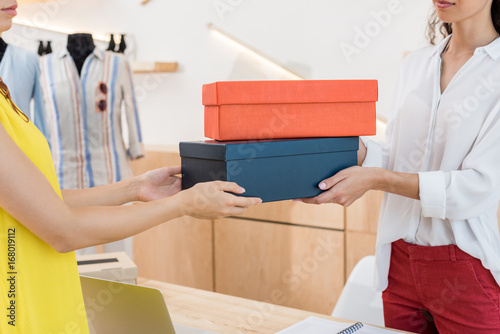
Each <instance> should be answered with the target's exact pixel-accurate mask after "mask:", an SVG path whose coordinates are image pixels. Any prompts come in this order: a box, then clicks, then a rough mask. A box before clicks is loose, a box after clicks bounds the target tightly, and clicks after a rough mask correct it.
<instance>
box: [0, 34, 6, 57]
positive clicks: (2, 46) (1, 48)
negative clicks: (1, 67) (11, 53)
mask: <svg viewBox="0 0 500 334" xmlns="http://www.w3.org/2000/svg"><path fill="white" fill-rule="evenodd" d="M5 50H7V43H5V41H4V40H3V38H1V37H0V61H2V59H3V55H4V54H5Z"/></svg>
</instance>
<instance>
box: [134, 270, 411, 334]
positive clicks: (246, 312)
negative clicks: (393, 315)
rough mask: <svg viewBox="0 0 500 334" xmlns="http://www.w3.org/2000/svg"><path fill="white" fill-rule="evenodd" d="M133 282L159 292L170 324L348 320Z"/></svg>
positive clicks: (235, 326) (267, 332)
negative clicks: (308, 318)
mask: <svg viewBox="0 0 500 334" xmlns="http://www.w3.org/2000/svg"><path fill="white" fill-rule="evenodd" d="M137 283H138V284H139V285H142V286H147V287H152V288H157V289H159V290H160V291H162V293H163V296H164V298H165V302H166V304H167V308H168V311H169V313H170V316H171V318H172V321H173V322H174V323H176V324H180V325H184V326H189V327H195V328H201V329H205V330H210V331H215V332H219V333H228V334H229V333H231V334H234V333H238V334H247V333H252V334H271V333H276V332H278V331H280V330H283V329H285V328H287V327H290V326H292V325H293V324H295V323H297V322H299V321H302V320H304V319H306V318H307V317H310V316H315V317H318V318H323V319H330V320H334V321H339V322H349V321H347V320H342V319H337V318H332V317H330V316H327V315H323V314H318V313H313V312H307V311H302V310H297V309H293V308H289V307H284V306H278V305H273V304H269V303H263V302H257V301H253V300H249V299H244V298H239V297H234V296H229V295H223V294H220V293H215V292H209V291H204V290H198V289H193V288H188V287H184V286H179V285H174V284H169V283H162V282H158V281H153V280H148V279H144V278H139V279H138V281H137ZM351 323H352V321H351ZM398 332H400V333H404V332H401V331H398Z"/></svg>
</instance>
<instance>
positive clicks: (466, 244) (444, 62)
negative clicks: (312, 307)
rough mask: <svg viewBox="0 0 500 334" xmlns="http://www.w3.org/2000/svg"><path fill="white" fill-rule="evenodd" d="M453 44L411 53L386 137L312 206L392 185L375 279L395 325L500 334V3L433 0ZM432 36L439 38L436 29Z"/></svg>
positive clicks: (368, 145) (365, 145) (368, 147)
mask: <svg viewBox="0 0 500 334" xmlns="http://www.w3.org/2000/svg"><path fill="white" fill-rule="evenodd" d="M433 3H434V6H435V8H436V12H437V17H438V18H439V20H440V21H442V23H441V22H439V20H437V19H436V20H433V19H432V18H431V21H430V22H431V23H430V28H431V29H430V30H429V31H430V32H434V31H435V30H434V28H435V26H436V24H439V25H440V28H441V29H440V31H442V32H443V35H444V36H445V39H444V40H443V41H442V42H440V43H439V44H437V45H433V46H431V47H429V48H425V49H421V50H418V51H415V52H413V53H412V54H410V55H409V56H408V57H407V58H406V59H405V60H404V64H403V66H402V69H401V73H400V76H399V81H398V85H397V89H396V93H395V99H394V106H393V111H392V115H391V119H390V120H389V123H388V128H387V133H386V142H385V143H383V144H378V143H375V142H373V141H370V140H367V139H362V140H361V141H360V151H359V164H360V165H361V164H362V166H363V167H359V166H356V167H352V168H348V169H345V170H343V171H341V172H339V173H337V174H336V175H334V176H333V177H331V178H329V179H326V180H324V181H322V182H320V184H319V187H320V188H321V189H323V190H326V191H325V192H323V193H322V194H321V195H319V196H317V197H315V198H311V199H304V200H303V201H304V202H308V203H316V204H319V203H327V202H330V203H331V202H333V203H339V204H341V205H345V206H348V205H350V204H351V203H353V202H354V201H355V200H356V199H358V198H360V197H361V196H362V195H363V194H364V193H365V192H366V191H368V190H370V189H375V190H382V191H384V192H385V195H384V201H383V203H382V208H381V215H380V222H379V228H378V234H377V246H376V259H377V260H376V277H375V283H376V286H377V288H378V289H380V290H383V291H384V293H383V300H384V314H385V321H386V326H388V327H394V328H398V329H403V330H409V331H413V332H418V333H435V332H439V333H500V309H499V307H500V287H499V284H500V235H499V230H498V222H497V216H496V213H497V209H498V203H499V200H500V147H499V145H500V38H498V36H499V32H500V3H499V0H450V1H444V0H433ZM430 35H431V43H432V44H433V42H434V34H433V33H431V34H430Z"/></svg>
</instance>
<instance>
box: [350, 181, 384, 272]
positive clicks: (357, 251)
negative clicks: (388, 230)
mask: <svg viewBox="0 0 500 334" xmlns="http://www.w3.org/2000/svg"><path fill="white" fill-rule="evenodd" d="M382 197H383V192H381V191H369V192H367V193H366V194H365V195H364V196H363V197H361V198H360V199H359V200H357V201H356V202H354V203H353V204H352V205H351V206H349V207H348V208H346V209H345V224H346V227H345V245H346V256H345V274H346V276H345V279H346V280H347V278H348V277H349V275H350V274H351V271H352V269H353V268H354V266H355V265H356V263H358V261H359V260H361V259H362V258H363V257H365V256H367V255H373V254H375V242H376V240H377V226H378V219H379V215H380V205H381V204H382Z"/></svg>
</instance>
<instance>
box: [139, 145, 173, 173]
mask: <svg viewBox="0 0 500 334" xmlns="http://www.w3.org/2000/svg"><path fill="white" fill-rule="evenodd" d="M180 164H181V157H180V155H179V149H178V148H177V147H175V146H147V147H146V155H145V157H144V158H141V159H137V160H133V161H131V163H130V165H131V167H132V170H133V171H134V175H139V174H142V173H145V172H147V171H148V170H151V169H155V168H160V167H165V166H180Z"/></svg>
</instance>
